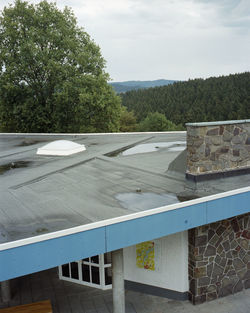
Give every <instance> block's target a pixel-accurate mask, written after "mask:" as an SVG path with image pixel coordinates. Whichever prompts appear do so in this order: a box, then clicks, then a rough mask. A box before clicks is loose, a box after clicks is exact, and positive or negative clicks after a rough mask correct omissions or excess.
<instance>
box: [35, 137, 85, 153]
mask: <svg viewBox="0 0 250 313" xmlns="http://www.w3.org/2000/svg"><path fill="white" fill-rule="evenodd" d="M85 150H86V148H85V146H84V145H80V144H79V143H76V142H73V141H70V140H55V141H52V142H50V143H48V144H46V145H45V146H43V147H41V148H38V149H37V152H36V154H40V155H56V156H67V155H72V154H75V153H78V152H81V151H85Z"/></svg>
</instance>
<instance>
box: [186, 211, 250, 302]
mask: <svg viewBox="0 0 250 313" xmlns="http://www.w3.org/2000/svg"><path fill="white" fill-rule="evenodd" d="M189 282H190V292H189V295H190V300H191V301H192V303H193V304H199V303H202V302H205V301H209V300H213V299H216V298H220V297H224V296H226V295H229V294H233V293H236V292H238V291H241V290H242V289H244V288H245V289H247V288H250V213H247V214H244V215H240V216H237V217H234V218H230V219H227V220H223V221H220V222H216V223H212V224H208V225H204V226H201V227H197V228H193V229H191V230H189Z"/></svg>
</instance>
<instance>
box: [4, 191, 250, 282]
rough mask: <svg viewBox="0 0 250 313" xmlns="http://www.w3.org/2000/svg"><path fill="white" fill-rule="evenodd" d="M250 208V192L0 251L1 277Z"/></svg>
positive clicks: (18, 274)
mask: <svg viewBox="0 0 250 313" xmlns="http://www.w3.org/2000/svg"><path fill="white" fill-rule="evenodd" d="M248 212H250V192H249V191H247V192H243V193H239V194H236V195H230V196H227V197H223V198H219V199H215V200H209V201H206V202H202V203H198V204H190V205H188V206H184V207H181V208H177V209H173V210H169V211H164V212H161V213H157V214H152V215H148V216H143V217H139V218H136V219H130V220H126V221H122V222H119V223H113V224H110V225H106V226H103V227H99V228H94V229H91V230H87V231H82V232H78V233H74V234H71V235H67V236H63V237H59V238H54V239H50V240H46V241H40V242H36V243H32V244H28V245H23V246H19V247H16V248H11V249H7V250H2V251H0V281H4V280H8V279H12V278H15V277H19V276H23V275H26V274H30V273H33V272H38V271H41V270H45V269H48V268H51V267H55V266H58V265H61V264H65V263H68V262H71V261H76V260H80V259H83V258H86V257H89V256H93V255H97V254H101V253H104V252H108V251H113V250H116V249H120V248H124V247H127V246H131V245H134V244H137V243H139V242H143V241H147V240H152V239H155V238H160V237H163V236H167V235H170V234H174V233H177V232H181V231H185V230H188V229H191V228H194V227H197V226H201V225H205V224H209V223H213V222H216V221H219V220H223V219H226V218H230V217H233V216H237V215H241V214H244V213H248Z"/></svg>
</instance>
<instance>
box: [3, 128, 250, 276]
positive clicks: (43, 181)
mask: <svg viewBox="0 0 250 313" xmlns="http://www.w3.org/2000/svg"><path fill="white" fill-rule="evenodd" d="M3 137H4V136H1V135H0V146H3V147H4V149H2V150H1V152H0V162H1V163H0V171H1V164H6V163H4V162H7V160H8V162H9V163H11V162H13V163H14V164H15V162H24V161H25V162H28V164H27V167H25V166H24V167H22V168H18V167H16V168H15V167H14V168H12V169H10V170H8V171H6V172H4V173H3V174H2V175H1V177H0V181H1V184H2V186H3V187H4V188H2V189H1V192H0V196H1V205H0V242H1V244H0V281H3V280H7V279H11V278H14V277H18V276H21V275H25V274H29V273H32V272H36V271H40V270H43V269H47V268H51V267H54V266H58V265H61V264H64V263H67V262H70V261H74V260H79V259H82V258H85V257H88V256H92V255H96V254H100V253H105V252H108V251H112V250H115V249H119V248H123V247H126V246H129V245H133V244H136V243H139V242H142V241H146V240H151V239H154V238H159V237H162V236H166V235H169V234H172V233H176V232H179V231H184V230H187V229H190V228H193V227H196V226H200V225H204V224H207V223H211V222H214V221H217V220H220V219H224V218H228V217H232V216H235V215H240V214H244V213H247V212H249V211H250V207H249V203H250V201H249V200H250V194H249V191H250V189H249V187H247V188H243V189H241V190H237V191H231V192H229V193H226V194H221V195H211V196H209V197H204V196H205V195H206V194H218V193H219V192H221V191H223V190H230V189H233V188H234V186H235V184H233V181H231V183H230V184H228V185H225V186H224V187H223V188H224V189H223V188H222V184H218V182H217V185H216V184H213V186H212V188H211V183H210V185H209V186H210V187H209V188H208V186H206V185H204V186H203V187H204V188H203V189H202V190H201V191H200V193H196V195H192V193H191V194H190V193H189V195H188V196H189V199H190V198H192V196H195V197H197V195H198V196H199V197H201V198H199V199H195V200H190V201H187V202H181V203H180V201H183V200H187V199H185V195H186V189H187V185H186V181H185V173H183V175H182V176H181V175H178V176H176V177H173V176H172V174H171V175H169V174H168V173H167V172H166V169H167V168H168V165H169V164H170V163H171V162H172V161H173V160H174V159H175V158H176V157H177V156H178V155H179V154H180V153H182V152H180V146H183V144H182V145H181V144H180V142H184V143H185V133H181V132H180V133H161V134H156V133H154V134H145V133H144V134H130V135H126V134H123V135H122V134H116V135H100V136H98V135H93V136H92V135H79V136H76V137H74V136H72V137H73V138H71V140H72V139H73V140H76V141H77V142H78V143H80V144H84V145H85V146H86V148H87V150H86V151H84V152H82V154H81V152H80V153H78V154H76V155H74V156H69V157H47V156H36V155H35V152H36V150H37V148H38V147H40V146H41V145H44V141H49V140H51V137H53V136H51V137H50V136H48V135H46V136H41V135H40V137H39V136H30V137H27V136H25V137H21V135H19V136H11V135H10V137H9V138H8V141H7V142H8V145H9V147H7V148H6V142H5V139H6V137H4V138H3ZM57 137H58V138H57V139H61V138H65V136H58V135H57ZM66 137H67V136H66ZM24 142H26V143H28V145H25V144H23V143H24ZM159 142H161V143H164V142H167V143H168V144H161V145H159V146H162V147H161V148H159V147H158V148H156V151H155V152H147V153H140V154H132V155H126V156H122V155H121V154H119V152H120V151H121V150H123V149H125V148H129V147H132V146H135V145H138V144H139V143H159ZM177 142H178V144H176V143H177ZM29 143H30V144H29ZM169 143H170V144H169ZM175 145H176V148H177V147H178V149H171V147H175ZM153 146H154V145H153ZM154 148H155V147H154ZM184 148H185V147H184ZM182 150H183V149H182ZM114 151H115V152H116V153H114V154H115V155H117V156H116V157H113V156H110V154H112V153H113V152H114ZM21 164H22V163H21ZM25 164H26V163H25ZM247 179H248V178H247V177H245V178H243V179H241V181H240V183H239V185H238V186H239V187H241V186H244V185H246V183H247ZM244 180H245V181H244ZM229 181H230V180H229ZM234 182H235V181H234ZM189 184H190V183H189ZM248 185H249V184H248ZM248 185H247V186H248ZM191 187H192V186H191ZM190 190H192V188H191V189H190ZM207 190H208V191H209V192H207ZM145 195H146V196H147V197H145V198H144V202H143V201H142V202H141V205H140V203H139V202H140V201H141V199H143V197H144V196H145ZM183 195H184V197H183ZM190 196H191V197H190ZM211 197H212V198H211ZM150 198H152V201H153V202H152V203H150ZM187 198H188V197H187ZM139 200H140V201H139ZM161 201H163V202H161ZM164 201H166V202H164ZM138 203H139V204H138ZM153 207H155V209H152V208H153ZM159 207H160V208H159Z"/></svg>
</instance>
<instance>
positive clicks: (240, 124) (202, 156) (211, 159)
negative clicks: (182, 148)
mask: <svg viewBox="0 0 250 313" xmlns="http://www.w3.org/2000/svg"><path fill="white" fill-rule="evenodd" d="M186 126H187V169H186V177H187V178H188V179H192V180H195V181H199V180H206V179H211V178H216V177H220V176H221V177H227V176H233V175H239V174H247V173H250V120H236V121H225V122H204V123H187V124H186Z"/></svg>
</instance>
